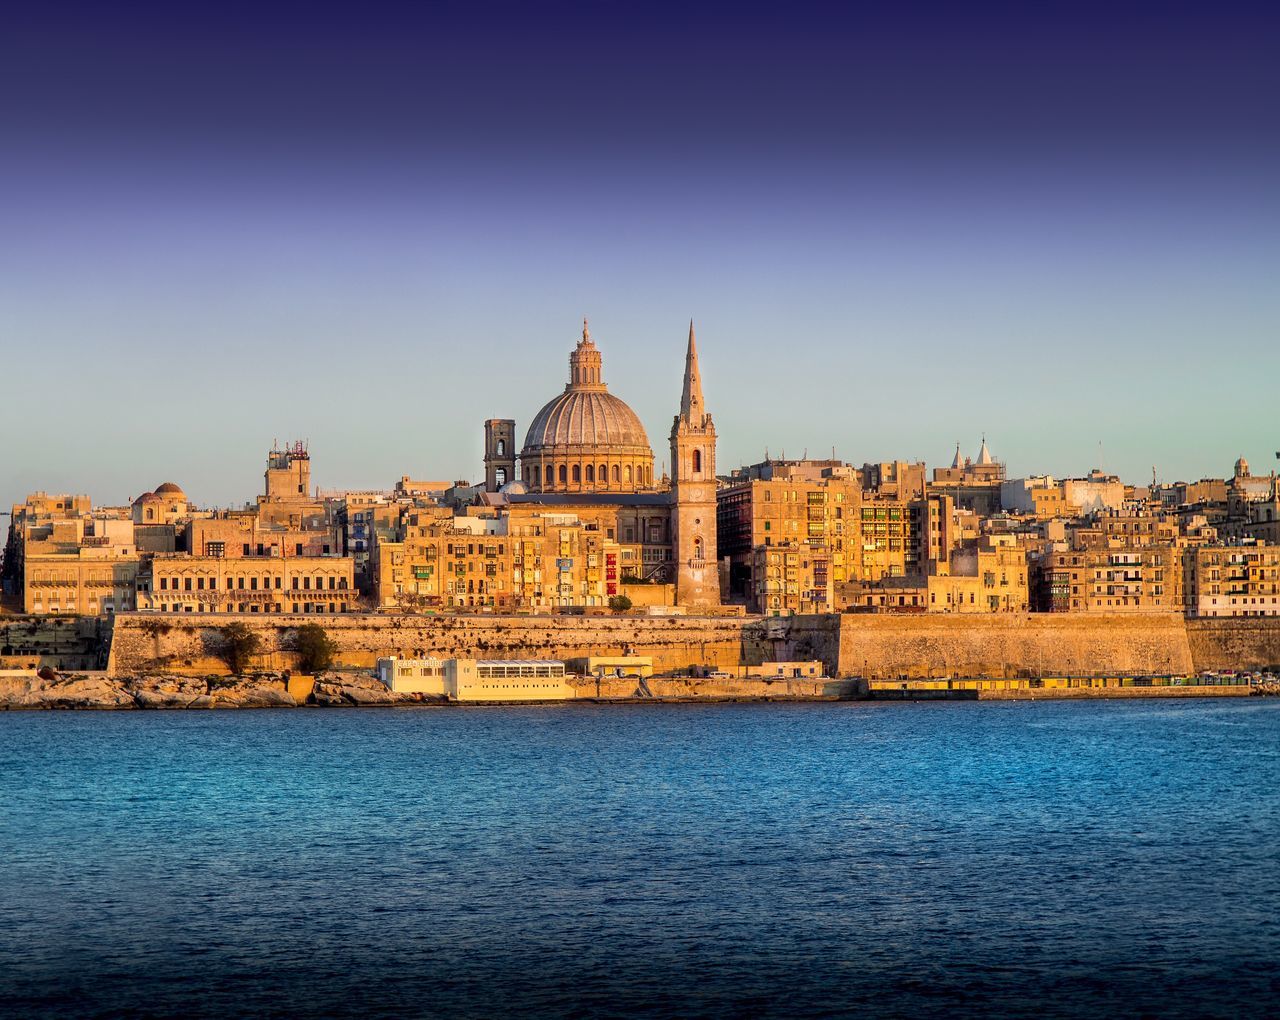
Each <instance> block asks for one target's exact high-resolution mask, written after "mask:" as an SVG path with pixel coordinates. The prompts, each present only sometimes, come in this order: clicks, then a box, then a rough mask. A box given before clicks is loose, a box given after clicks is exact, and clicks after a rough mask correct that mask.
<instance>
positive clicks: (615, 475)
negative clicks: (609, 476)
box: [613, 464, 622, 485]
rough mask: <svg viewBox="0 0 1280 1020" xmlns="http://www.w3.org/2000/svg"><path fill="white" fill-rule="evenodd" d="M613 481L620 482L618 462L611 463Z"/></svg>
mask: <svg viewBox="0 0 1280 1020" xmlns="http://www.w3.org/2000/svg"><path fill="white" fill-rule="evenodd" d="M613 481H614V484H615V485H620V484H621V483H622V467H621V466H620V465H618V464H615V465H613Z"/></svg>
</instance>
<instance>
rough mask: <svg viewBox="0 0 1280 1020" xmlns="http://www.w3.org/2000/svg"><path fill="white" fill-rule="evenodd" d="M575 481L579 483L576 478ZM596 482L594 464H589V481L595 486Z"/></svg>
mask: <svg viewBox="0 0 1280 1020" xmlns="http://www.w3.org/2000/svg"><path fill="white" fill-rule="evenodd" d="M575 470H576V469H575ZM574 480H575V481H577V479H576V478H575V479H574ZM595 480H596V469H595V466H594V465H593V464H588V465H587V481H588V482H591V483H593V484H594V482H595Z"/></svg>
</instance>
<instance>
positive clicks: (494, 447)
mask: <svg viewBox="0 0 1280 1020" xmlns="http://www.w3.org/2000/svg"><path fill="white" fill-rule="evenodd" d="M515 442H516V423H515V422H514V421H513V420H512V419H510V418H490V419H489V420H488V421H486V422H485V423H484V488H485V491H486V492H497V491H498V490H499V489H501V488H502V487H503V486H504V485H506V484H507V482H514V481H515V479H516V450H515Z"/></svg>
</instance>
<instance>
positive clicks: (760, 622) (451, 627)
mask: <svg viewBox="0 0 1280 1020" xmlns="http://www.w3.org/2000/svg"><path fill="white" fill-rule="evenodd" d="M236 621H238V622H242V623H245V624H247V625H248V626H250V627H251V628H252V629H253V630H255V631H256V632H257V633H258V634H259V636H260V638H261V640H262V652H261V654H260V655H259V656H257V658H256V659H255V661H254V662H253V664H252V665H253V667H254V668H256V669H275V670H281V669H291V668H294V667H295V666H296V661H295V658H294V656H293V653H292V652H291V651H290V650H289V638H290V632H291V631H292V629H293V628H294V627H296V626H297V625H298V624H299V623H300V622H302V621H300V620H298V619H296V618H278V617H277V618H272V617H253V616H219V615H208V616H204V615H202V616H200V617H197V618H192V617H178V616H160V615H150V614H128V613H126V614H120V615H119V616H118V617H117V619H116V624H115V638H114V640H113V642H112V646H111V659H110V662H109V666H108V668H109V669H110V670H111V671H113V672H116V673H138V672H146V671H158V672H179V673H189V674H195V675H203V674H207V673H226V672H227V667H226V665H225V664H224V663H223V662H222V661H221V660H220V659H219V658H218V657H217V653H216V639H217V635H218V628H220V627H223V626H225V625H226V624H228V623H231V622H236ZM306 622H319V623H321V624H322V625H323V626H324V627H325V629H326V630H327V631H328V632H329V634H330V636H331V637H333V638H334V639H335V640H336V641H337V642H338V645H339V647H340V649H341V652H340V654H339V656H338V658H339V661H340V662H341V663H342V664H344V665H349V666H356V667H370V666H372V665H373V663H374V661H375V660H376V659H377V658H378V657H379V656H383V655H402V656H413V657H418V656H437V657H441V658H448V657H451V656H459V657H474V658H494V659H520V658H527V659H548V658H549V659H570V658H578V657H585V656H587V655H617V654H621V653H622V651H623V649H624V648H628V647H629V648H630V649H631V650H632V651H633V652H634V653H635V654H637V655H651V656H653V659H654V667H655V669H656V670H657V671H658V672H669V671H672V670H681V669H685V668H687V667H689V666H693V665H700V666H712V667H720V668H724V669H729V668H731V667H733V666H736V665H738V664H739V663H759V662H772V661H779V660H803V659H821V660H822V661H823V663H825V665H826V667H827V672H828V675H830V676H833V677H848V676H864V675H865V676H868V677H871V678H875V677H898V676H906V677H927V676H948V675H949V676H957V677H965V676H973V677H981V676H988V677H1013V676H1018V675H1020V674H1021V675H1024V676H1037V675H1053V674H1069V675H1107V674H1111V675H1122V674H1143V673H1171V674H1188V673H1192V672H1197V671H1199V670H1204V669H1260V668H1266V667H1268V666H1273V665H1280V620H1245V619H1235V620H1191V621H1184V620H1183V619H1182V618H1181V617H1180V616H1178V615H1175V614H1169V615H1156V614H1143V615H1129V616H1120V615H1116V616H1106V615H1102V614H1095V613H1088V614H1083V613H1082V614H1067V613H1064V614H1047V613H1045V614H1020V615H1019V614H1001V615H998V616H948V615H941V614H939V615H921V616H898V615H872V614H866V615H864V614H852V613H851V614H844V615H839V616H836V615H829V616H796V617H787V618H770V619H760V618H756V617H719V618H715V617H691V616H690V617H664V618H654V617H641V616H628V617H590V616H588V617H574V616H560V617H547V616H379V615H363V614H351V615H346V616H336V617H325V618H323V619H317V620H315V621H310V620H308V621H306Z"/></svg>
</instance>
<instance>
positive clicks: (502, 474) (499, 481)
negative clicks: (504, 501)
mask: <svg viewBox="0 0 1280 1020" xmlns="http://www.w3.org/2000/svg"><path fill="white" fill-rule="evenodd" d="M493 481H494V484H495V485H498V486H503V485H506V484H507V469H506V468H501V467H500V468H498V469H497V470H496V471H494V473H493Z"/></svg>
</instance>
